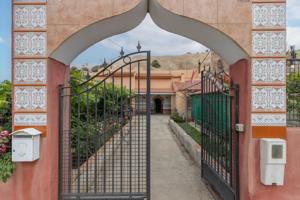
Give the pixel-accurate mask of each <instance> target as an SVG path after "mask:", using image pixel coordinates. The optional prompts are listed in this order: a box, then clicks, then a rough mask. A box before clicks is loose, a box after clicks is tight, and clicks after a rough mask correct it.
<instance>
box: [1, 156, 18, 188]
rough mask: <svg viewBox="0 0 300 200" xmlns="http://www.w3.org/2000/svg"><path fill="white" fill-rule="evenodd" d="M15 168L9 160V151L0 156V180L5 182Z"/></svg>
mask: <svg viewBox="0 0 300 200" xmlns="http://www.w3.org/2000/svg"><path fill="white" fill-rule="evenodd" d="M14 169H15V165H14V163H13V162H12V161H11V152H8V153H5V154H3V155H1V156H0V182H6V181H7V179H8V178H9V177H10V176H11V175H12V173H13V171H14Z"/></svg>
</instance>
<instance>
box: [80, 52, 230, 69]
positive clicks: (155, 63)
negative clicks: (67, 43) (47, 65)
mask: <svg viewBox="0 0 300 200" xmlns="http://www.w3.org/2000/svg"><path fill="white" fill-rule="evenodd" d="M139 58H140V57H135V58H134V59H139ZM219 60H220V58H219V56H217V55H216V54H214V53H211V52H201V53H186V54H184V55H176V56H152V57H151V63H152V70H153V71H170V70H189V69H198V63H199V61H200V62H201V63H202V68H203V67H204V66H206V67H208V66H211V68H213V69H214V68H217V66H218V62H220V61H219ZM222 64H223V65H224V66H225V69H228V66H227V64H226V63H225V62H224V61H222ZM120 65H121V62H120V63H117V64H116V65H115V66H114V67H118V66H120ZM82 67H83V66H82ZM82 67H80V68H82ZM99 67H100V66H90V65H89V66H87V68H89V70H90V71H91V72H92V73H95V72H97V71H96V69H99ZM100 68H101V67H100ZM141 68H142V70H145V69H146V65H145V62H142V64H141Z"/></svg>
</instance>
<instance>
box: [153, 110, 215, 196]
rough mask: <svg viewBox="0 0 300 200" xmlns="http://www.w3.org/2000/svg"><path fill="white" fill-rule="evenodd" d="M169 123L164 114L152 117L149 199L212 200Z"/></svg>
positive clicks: (194, 165) (197, 169)
mask: <svg viewBox="0 0 300 200" xmlns="http://www.w3.org/2000/svg"><path fill="white" fill-rule="evenodd" d="M168 120H169V116H163V115H153V116H152V118H151V200H213V198H212V195H211V194H210V192H209V191H208V189H207V188H206V186H205V184H204V183H203V182H202V180H201V174H200V169H199V168H198V167H197V166H196V164H195V163H194V161H193V160H191V158H190V156H189V155H188V154H187V152H186V151H185V150H184V149H183V147H182V146H181V145H180V144H179V142H178V141H177V139H176V138H175V136H174V135H173V134H172V132H171V129H170V128H169V125H168Z"/></svg>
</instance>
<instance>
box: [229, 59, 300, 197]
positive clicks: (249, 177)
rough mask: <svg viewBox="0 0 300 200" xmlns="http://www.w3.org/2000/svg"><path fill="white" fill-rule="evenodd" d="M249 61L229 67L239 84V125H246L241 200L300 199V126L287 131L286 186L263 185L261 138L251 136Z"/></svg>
mask: <svg viewBox="0 0 300 200" xmlns="http://www.w3.org/2000/svg"><path fill="white" fill-rule="evenodd" d="M248 65H249V63H248V61H247V60H240V61H238V62H237V63H235V64H233V65H232V66H231V67H230V75H231V77H232V79H233V81H234V82H235V83H237V84H239V102H240V104H239V122H240V123H243V124H245V125H246V127H245V132H243V133H240V141H239V147H240V148H239V149H240V156H239V159H240V199H241V200H268V199H272V200H297V199H300V173H299V169H300V148H299V144H300V127H298V128H287V138H286V141H287V164H286V167H285V176H284V178H285V179H284V186H264V185H263V184H261V182H260V156H259V149H260V148H259V139H257V138H253V137H252V136H251V134H252V133H251V126H250V118H249V116H248V115H247V114H246V113H248V112H250V109H251V106H250V105H251V104H250V102H249V98H248V97H249V95H250V91H251V87H250V85H249V81H250V79H251V78H250V74H251V73H250V72H249V69H250V68H249V66H248Z"/></svg>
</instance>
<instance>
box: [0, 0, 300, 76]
mask: <svg viewBox="0 0 300 200" xmlns="http://www.w3.org/2000/svg"><path fill="white" fill-rule="evenodd" d="M287 18H288V19H287V23H288V24H287V25H288V28H287V32H288V38H287V39H288V45H296V48H297V49H299V48H300V0H288V5H287ZM10 31H11V0H0V81H3V80H5V79H11V32H10ZM157 38H159V39H157ZM138 40H139V41H141V43H142V46H143V49H150V50H151V51H152V53H153V54H154V55H178V54H183V53H186V52H197V51H203V50H204V49H205V47H203V46H202V45H201V44H199V43H196V42H194V41H192V40H189V39H187V38H183V37H181V36H178V35H175V34H172V33H168V32H166V31H164V30H162V29H160V28H158V27H157V26H156V25H155V24H154V23H153V21H152V20H151V18H150V17H149V16H147V17H146V19H145V20H144V22H143V23H142V24H140V25H139V26H138V27H136V28H135V29H133V30H131V31H129V32H127V33H123V34H120V35H116V36H113V37H111V38H108V39H105V40H103V41H101V42H99V43H97V44H95V45H93V46H92V47H90V48H89V49H87V50H86V51H84V52H82V54H81V55H79V56H78V57H77V58H76V59H75V60H74V61H73V63H72V65H84V64H96V63H100V62H102V61H103V59H104V58H106V59H107V60H108V61H110V60H111V59H113V58H115V57H117V56H118V54H119V51H120V48H121V46H124V48H125V51H126V52H129V51H133V50H135V46H136V44H137V41H138Z"/></svg>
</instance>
